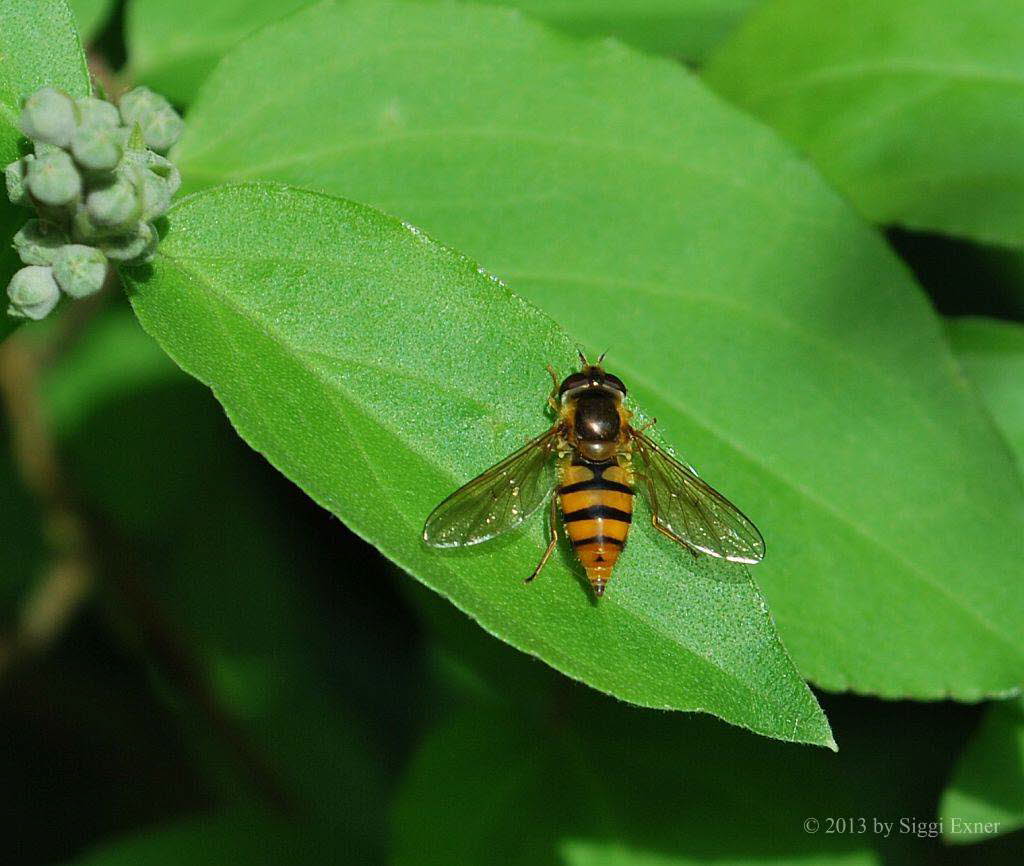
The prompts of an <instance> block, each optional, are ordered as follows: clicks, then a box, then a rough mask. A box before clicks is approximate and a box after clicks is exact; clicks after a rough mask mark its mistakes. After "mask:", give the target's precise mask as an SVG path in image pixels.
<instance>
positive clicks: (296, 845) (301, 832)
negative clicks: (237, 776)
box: [74, 812, 340, 866]
mask: <svg viewBox="0 0 1024 866" xmlns="http://www.w3.org/2000/svg"><path fill="white" fill-rule="evenodd" d="M332 836H333V838H332ZM339 856H340V852H339V850H338V841H337V836H336V834H328V833H327V832H325V831H322V830H321V831H316V830H313V831H311V829H310V828H309V827H308V826H306V825H305V824H302V823H290V824H286V823H284V822H282V821H279V820H277V821H275V820H268V819H267V817H266V816H265V815H257V814H246V813H244V812H243V813H238V814H226V815H217V816H210V817H204V818H193V819H190V820H187V821H179V822H178V823H176V824H172V825H170V826H162V827H159V828H157V829H153V830H150V831H148V832H143V833H139V834H138V835H136V836H134V837H132V838H128V839H122V840H118V841H117V842H113V843H107V844H105V845H102V846H100V847H99V848H97V849H96V850H94V851H91V852H89V853H87V854H85V855H83V856H82V857H80V858H76V859H75V860H74V863H76V864H78V866H138V864H140V863H144V864H146V866H181V864H182V863H188V864H190V866H223V864H225V863H245V864H247V866H280V864H282V863H310V864H315V863H337V862H338V859H337V858H338V857H339Z"/></svg>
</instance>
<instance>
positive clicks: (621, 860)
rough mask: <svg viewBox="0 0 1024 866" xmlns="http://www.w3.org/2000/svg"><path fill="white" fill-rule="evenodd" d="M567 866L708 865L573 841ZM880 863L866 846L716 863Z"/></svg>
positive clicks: (565, 855)
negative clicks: (848, 849)
mask: <svg viewBox="0 0 1024 866" xmlns="http://www.w3.org/2000/svg"><path fill="white" fill-rule="evenodd" d="M560 850H561V854H562V862H563V863H564V864H565V866H691V864H699V863H705V862H706V861H705V860H704V859H703V858H701V857H688V856H685V855H677V854H660V853H656V852H651V851H645V850H642V849H639V848H634V847H631V846H627V845H623V844H622V843H621V842H595V841H591V840H581V839H570V840H568V841H567V842H564V843H563V844H562V845H561V848H560ZM880 862H881V861H880V860H879V858H878V857H877V856H876V855H875V854H873V853H872V852H871V851H869V850H867V849H866V847H865V848H864V849H862V850H859V851H844V852H837V853H817V852H816V853H814V854H811V855H806V854H799V855H794V856H793V857H792V858H790V857H772V858H765V857H762V856H761V855H760V854H753V855H748V856H744V855H740V856H738V857H730V858H729V859H727V860H715V864H716V866H764V864H766V863H772V864H776V866H783V864H787V863H789V864H793V866H862V864H863V866H874V864H878V863H880Z"/></svg>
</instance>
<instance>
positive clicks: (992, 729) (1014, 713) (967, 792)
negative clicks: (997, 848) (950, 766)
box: [939, 700, 1024, 844]
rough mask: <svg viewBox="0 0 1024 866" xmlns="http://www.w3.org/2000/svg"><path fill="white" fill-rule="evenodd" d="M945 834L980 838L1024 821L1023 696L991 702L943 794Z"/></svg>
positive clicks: (961, 840) (964, 839)
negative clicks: (996, 702) (1000, 701)
mask: <svg viewBox="0 0 1024 866" xmlns="http://www.w3.org/2000/svg"><path fill="white" fill-rule="evenodd" d="M939 816H940V817H941V818H942V823H943V838H945V840H946V841H947V842H952V843H958V844H959V843H968V842H978V841H980V840H982V839H987V838H989V837H992V836H997V835H999V834H1001V833H1009V832H1011V831H1013V830H1018V829H1020V828H1021V827H1024V702H1022V701H1020V700H1016V701H1005V702H1002V703H998V704H995V705H994V706H993V707H991V708H990V709H989V710H988V712H987V713H986V714H985V717H984V719H983V720H982V723H981V727H980V728H979V729H978V730H977V731H976V732H975V734H974V736H973V737H972V738H971V741H970V743H969V744H968V746H967V749H966V751H965V752H964V754H963V755H962V756H961V757H960V763H959V764H958V765H957V768H956V773H955V774H954V776H953V781H952V782H951V783H950V786H949V788H947V789H946V792H945V794H943V797H942V804H941V806H940V807H939Z"/></svg>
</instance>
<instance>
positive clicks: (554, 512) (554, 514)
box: [523, 495, 558, 583]
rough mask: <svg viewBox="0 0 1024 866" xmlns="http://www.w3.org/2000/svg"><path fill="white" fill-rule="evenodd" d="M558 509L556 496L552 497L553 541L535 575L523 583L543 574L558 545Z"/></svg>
mask: <svg viewBox="0 0 1024 866" xmlns="http://www.w3.org/2000/svg"><path fill="white" fill-rule="evenodd" d="M557 507H558V506H557V505H556V504H555V497H554V495H552V497H551V540H550V541H549V542H548V549H547V550H545V551H544V555H543V556H542V557H541V558H540V562H538V563H537V567H536V568H535V569H534V570H533V574H531V575H530V576H529V577H528V578H526V580H524V581H523V583H529V582H530V581H532V580H533V579H534V578H535V577H536V576H537V575H538V574H540V573H541V570H542V569H543V568H544V566H545V565H547V564H548V559H549V558H550V556H551V554H552V553H553V552H554V550H555V545H556V544H558V511H557V510H556V509H557Z"/></svg>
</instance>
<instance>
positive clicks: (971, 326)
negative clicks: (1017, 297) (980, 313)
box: [946, 318, 1024, 477]
mask: <svg viewBox="0 0 1024 866" xmlns="http://www.w3.org/2000/svg"><path fill="white" fill-rule="evenodd" d="M946 327H947V333H948V334H949V339H950V342H951V343H952V344H953V351H954V352H956V355H957V358H959V359H960V363H961V364H963V366H964V369H965V370H966V371H967V375H968V376H970V378H971V380H972V381H973V382H974V384H975V385H976V386H977V388H978V390H979V391H980V392H981V395H982V398H983V399H984V401H985V405H986V407H987V408H988V410H989V411H990V412H991V413H992V417H993V418H994V419H995V422H996V425H997V426H998V427H999V429H1000V431H1002V434H1003V436H1004V437H1006V441H1007V442H1008V443H1009V445H1010V449H1011V450H1012V451H1013V453H1014V456H1015V457H1016V460H1017V467H1018V468H1019V469H1020V470H1021V474H1022V477H1024V325H1020V324H1018V323H1016V322H1002V321H998V320H996V319H983V318H962V319H951V320H949V322H947V325H946Z"/></svg>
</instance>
